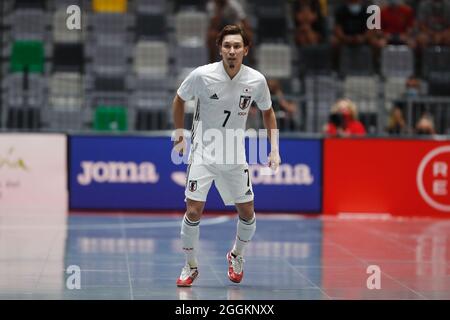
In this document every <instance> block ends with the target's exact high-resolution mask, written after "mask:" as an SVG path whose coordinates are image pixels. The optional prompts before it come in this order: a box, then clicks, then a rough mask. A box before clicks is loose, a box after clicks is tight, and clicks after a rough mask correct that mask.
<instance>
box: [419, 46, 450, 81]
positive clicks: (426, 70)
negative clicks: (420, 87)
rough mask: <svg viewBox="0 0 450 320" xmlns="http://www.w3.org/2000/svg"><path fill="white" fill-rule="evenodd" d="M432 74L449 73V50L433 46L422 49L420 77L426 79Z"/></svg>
mask: <svg viewBox="0 0 450 320" xmlns="http://www.w3.org/2000/svg"><path fill="white" fill-rule="evenodd" d="M432 72H450V48H448V47H440V46H433V47H429V48H426V49H424V52H423V60H422V76H423V77H424V78H425V79H428V77H429V75H430V73H432Z"/></svg>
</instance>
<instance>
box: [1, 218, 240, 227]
mask: <svg viewBox="0 0 450 320" xmlns="http://www.w3.org/2000/svg"><path fill="white" fill-rule="evenodd" d="M181 220H182V219H181V218H180V219H179V220H177V221H160V222H135V223H124V224H123V225H121V224H117V223H114V224H91V225H73V226H70V225H69V226H67V225H66V224H61V225H45V226H34V225H27V226H26V225H0V230H8V229H42V230H48V229H63V228H67V229H69V230H105V229H106V230H107V229H120V228H122V227H124V228H126V229H151V228H173V227H177V228H178V227H180V226H181ZM229 220H232V218H230V217H218V218H211V219H202V221H201V223H200V224H201V225H202V226H209V225H215V224H220V223H225V222H227V221H229Z"/></svg>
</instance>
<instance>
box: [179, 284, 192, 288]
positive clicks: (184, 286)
mask: <svg viewBox="0 0 450 320" xmlns="http://www.w3.org/2000/svg"><path fill="white" fill-rule="evenodd" d="M177 287H179V288H189V287H192V283H191V284H178V283H177Z"/></svg>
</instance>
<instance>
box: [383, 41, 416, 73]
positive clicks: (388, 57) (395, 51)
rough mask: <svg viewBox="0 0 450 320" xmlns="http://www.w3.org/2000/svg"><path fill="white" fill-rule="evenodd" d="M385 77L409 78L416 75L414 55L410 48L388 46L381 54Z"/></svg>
mask: <svg viewBox="0 0 450 320" xmlns="http://www.w3.org/2000/svg"><path fill="white" fill-rule="evenodd" d="M381 74H382V75H383V76H384V77H409V76H411V75H413V74H414V54H413V52H412V50H411V49H410V48H409V47H408V46H387V47H385V48H383V51H382V53H381Z"/></svg>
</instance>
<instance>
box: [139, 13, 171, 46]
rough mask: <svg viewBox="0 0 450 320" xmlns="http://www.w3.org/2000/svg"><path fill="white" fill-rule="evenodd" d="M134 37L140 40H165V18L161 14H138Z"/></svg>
mask: <svg viewBox="0 0 450 320" xmlns="http://www.w3.org/2000/svg"><path fill="white" fill-rule="evenodd" d="M136 37H137V39H140V40H166V39H167V26H166V17H165V16H164V15H162V14H153V13H138V14H137V17H136Z"/></svg>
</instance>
